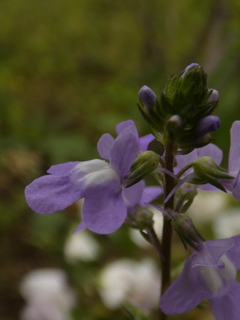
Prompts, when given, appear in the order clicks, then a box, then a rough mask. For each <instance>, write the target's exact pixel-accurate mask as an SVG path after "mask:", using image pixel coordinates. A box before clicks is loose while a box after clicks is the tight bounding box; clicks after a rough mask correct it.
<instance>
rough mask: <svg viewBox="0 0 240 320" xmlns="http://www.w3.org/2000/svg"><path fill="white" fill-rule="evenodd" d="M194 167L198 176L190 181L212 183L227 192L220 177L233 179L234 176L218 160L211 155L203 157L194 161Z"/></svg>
mask: <svg viewBox="0 0 240 320" xmlns="http://www.w3.org/2000/svg"><path fill="white" fill-rule="evenodd" d="M192 167H193V169H194V173H195V174H196V178H193V179H191V180H190V181H189V182H190V183H195V184H206V183H210V184H211V185H213V186H214V187H216V188H218V189H221V190H222V191H224V192H226V190H225V189H224V187H223V186H222V185H221V183H220V182H219V179H233V178H234V177H232V176H230V175H229V174H228V173H227V170H226V169H224V168H222V167H220V166H219V165H218V164H216V162H215V161H214V160H213V159H212V158H210V157H207V156H206V157H201V158H197V159H196V160H194V161H192Z"/></svg>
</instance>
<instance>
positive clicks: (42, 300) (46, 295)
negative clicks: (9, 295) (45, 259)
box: [19, 269, 75, 320]
mask: <svg viewBox="0 0 240 320" xmlns="http://www.w3.org/2000/svg"><path fill="white" fill-rule="evenodd" d="M19 290H20V293H21V295H22V296H23V298H24V299H25V300H26V302H27V304H26V306H25V307H24V309H23V310H22V312H21V314H20V319H21V320H42V319H44V320H71V319H72V317H71V315H70V312H71V309H72V307H73V306H74V304H75V294H74V293H73V291H72V290H71V289H70V288H69V287H68V285H67V281H66V275H65V273H64V272H63V271H61V270H58V269H38V270H34V271H32V272H30V273H29V274H27V275H26V276H25V278H24V279H23V280H22V282H21V283H20V287H19Z"/></svg>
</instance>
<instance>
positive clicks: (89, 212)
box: [79, 181, 127, 234]
mask: <svg viewBox="0 0 240 320" xmlns="http://www.w3.org/2000/svg"><path fill="white" fill-rule="evenodd" d="M115 190H116V184H115V181H110V182H108V184H106V185H103V186H102V187H101V188H99V186H93V187H92V188H89V189H88V192H87V194H86V196H85V201H84V204H83V209H82V223H83V224H84V225H83V226H84V228H88V229H90V230H91V231H93V232H96V233H99V234H106V233H111V232H114V231H115V230H117V229H118V228H119V227H120V226H121V225H122V224H123V222H124V221H125V218H126V215H127V209H126V206H125V204H124V201H123V198H122V195H121V190H119V192H118V193H117V192H115ZM79 227H80V226H79ZM80 228H81V227H80Z"/></svg>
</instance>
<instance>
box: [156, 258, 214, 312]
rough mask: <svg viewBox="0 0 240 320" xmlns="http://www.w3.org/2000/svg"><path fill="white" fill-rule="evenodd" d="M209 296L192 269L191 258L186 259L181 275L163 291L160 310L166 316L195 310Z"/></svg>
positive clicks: (196, 271)
mask: <svg viewBox="0 0 240 320" xmlns="http://www.w3.org/2000/svg"><path fill="white" fill-rule="evenodd" d="M209 296H211V294H210V292H209V290H208V289H207V288H206V287H205V285H204V284H203V282H202V280H201V278H200V277H199V274H198V270H197V268H192V257H190V258H188V260H187V261H186V263H185V266H184V268H183V271H182V273H181V274H180V275H179V276H178V278H177V279H176V280H175V281H174V282H173V283H172V284H171V285H170V287H169V288H168V289H167V290H166V291H165V293H164V294H163V296H162V298H161V300H160V308H161V309H162V311H163V312H164V313H166V314H169V315H171V314H180V313H184V312H187V311H189V310H191V309H193V308H195V307H196V306H197V305H198V304H199V303H200V302H201V301H203V300H204V299H206V298H207V297H209Z"/></svg>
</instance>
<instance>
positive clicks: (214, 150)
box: [197, 143, 223, 165]
mask: <svg viewBox="0 0 240 320" xmlns="http://www.w3.org/2000/svg"><path fill="white" fill-rule="evenodd" d="M197 151H198V156H199V157H204V156H208V157H211V158H212V159H213V160H214V161H215V162H216V163H217V164H218V165H220V163H221V162H222V158H223V151H222V150H221V149H220V148H218V147H217V146H216V145H215V144H213V143H209V144H208V145H207V146H205V147H203V148H199V149H198V150H197Z"/></svg>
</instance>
